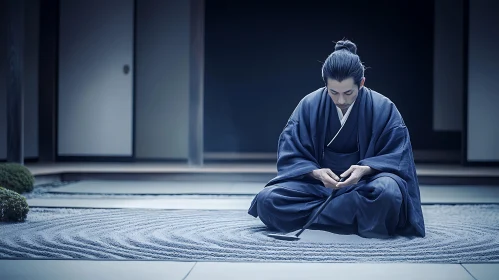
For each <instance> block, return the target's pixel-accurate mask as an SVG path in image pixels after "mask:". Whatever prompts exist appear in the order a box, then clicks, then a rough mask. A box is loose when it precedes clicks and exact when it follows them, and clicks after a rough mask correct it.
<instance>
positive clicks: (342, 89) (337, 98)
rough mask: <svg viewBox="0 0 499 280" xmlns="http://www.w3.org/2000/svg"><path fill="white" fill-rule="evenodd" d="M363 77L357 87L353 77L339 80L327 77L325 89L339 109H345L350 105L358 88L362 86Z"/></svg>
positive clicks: (357, 92) (355, 96)
mask: <svg viewBox="0 0 499 280" xmlns="http://www.w3.org/2000/svg"><path fill="white" fill-rule="evenodd" d="M364 80H365V78H362V81H361V82H360V85H359V87H358V88H357V86H356V85H355V83H354V81H353V78H348V79H345V80H343V81H341V82H338V81H337V80H333V79H331V78H328V79H327V90H328V94H329V96H331V98H332V99H333V102H334V104H336V106H338V107H339V108H340V109H341V110H343V111H345V110H347V109H348V107H350V105H352V103H353V102H354V101H355V99H356V98H357V95H358V94H359V89H360V88H362V86H364Z"/></svg>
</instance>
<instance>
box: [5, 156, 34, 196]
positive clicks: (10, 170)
mask: <svg viewBox="0 0 499 280" xmlns="http://www.w3.org/2000/svg"><path fill="white" fill-rule="evenodd" d="M34 184H35V178H34V176H33V174H31V172H30V171H29V169H28V168H26V166H24V165H21V164H18V163H1V164H0V186H2V187H4V188H6V189H9V190H12V191H15V192H16V193H19V194H21V193H24V192H31V191H32V190H33V186H34Z"/></svg>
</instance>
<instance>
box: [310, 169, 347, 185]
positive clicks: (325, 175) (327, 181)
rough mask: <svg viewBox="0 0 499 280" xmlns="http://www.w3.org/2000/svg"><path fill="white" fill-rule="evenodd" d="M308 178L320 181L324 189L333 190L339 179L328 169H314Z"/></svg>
mask: <svg viewBox="0 0 499 280" xmlns="http://www.w3.org/2000/svg"><path fill="white" fill-rule="evenodd" d="M310 176H312V177H313V178H314V179H316V180H319V181H321V182H322V183H323V184H324V186H325V187H326V188H330V189H335V188H336V186H337V184H338V182H339V181H340V177H338V175H336V174H334V172H333V171H331V169H329V168H321V169H316V170H314V171H312V172H310Z"/></svg>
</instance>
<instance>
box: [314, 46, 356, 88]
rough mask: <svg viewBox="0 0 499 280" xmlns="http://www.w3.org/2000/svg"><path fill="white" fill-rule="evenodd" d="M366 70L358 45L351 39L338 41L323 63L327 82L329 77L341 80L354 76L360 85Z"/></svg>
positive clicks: (354, 79) (325, 81) (324, 79)
mask: <svg viewBox="0 0 499 280" xmlns="http://www.w3.org/2000/svg"><path fill="white" fill-rule="evenodd" d="M364 70H365V67H364V65H363V64H362V62H361V61H360V57H359V56H358V55H357V46H356V45H355V44H354V43H353V42H351V41H349V40H341V41H338V42H337V43H336V46H335V47H334V52H333V53H331V54H330V55H329V56H328V58H327V59H326V61H325V62H324V64H323V65H322V80H323V81H324V83H325V84H327V79H328V78H331V79H333V80H337V81H339V82H341V81H343V80H345V79H348V78H353V81H354V83H355V84H356V85H357V86H359V85H360V81H361V80H362V78H363V77H364Z"/></svg>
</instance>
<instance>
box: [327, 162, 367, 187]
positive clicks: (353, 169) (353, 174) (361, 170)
mask: <svg viewBox="0 0 499 280" xmlns="http://www.w3.org/2000/svg"><path fill="white" fill-rule="evenodd" d="M373 172H374V170H373V169H372V168H371V167H369V166H362V165H352V166H350V168H348V170H347V171H345V172H343V174H341V175H340V176H341V177H342V178H344V177H348V176H350V177H349V178H348V179H346V180H345V181H343V182H340V183H338V184H336V188H342V187H346V186H351V185H355V184H357V183H358V182H359V181H360V179H362V177H364V176H366V175H369V174H371V173H373Z"/></svg>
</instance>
